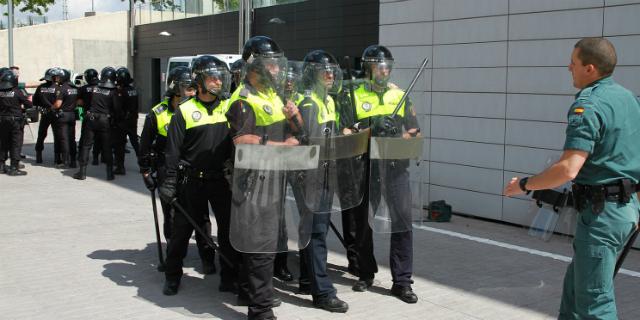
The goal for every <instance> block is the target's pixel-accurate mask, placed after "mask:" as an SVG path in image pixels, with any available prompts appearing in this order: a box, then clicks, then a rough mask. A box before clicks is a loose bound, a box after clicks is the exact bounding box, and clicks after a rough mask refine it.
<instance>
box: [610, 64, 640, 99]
mask: <svg viewBox="0 0 640 320" xmlns="http://www.w3.org/2000/svg"><path fill="white" fill-rule="evenodd" d="M613 79H615V80H616V81H617V82H618V83H619V84H621V85H622V86H624V87H625V88H627V89H629V90H631V91H632V92H634V94H636V95H640V67H628V66H621V67H616V70H615V71H614V72H613Z"/></svg>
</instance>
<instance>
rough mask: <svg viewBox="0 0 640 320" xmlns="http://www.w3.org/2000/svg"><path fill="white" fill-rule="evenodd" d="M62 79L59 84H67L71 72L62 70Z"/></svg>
mask: <svg viewBox="0 0 640 320" xmlns="http://www.w3.org/2000/svg"><path fill="white" fill-rule="evenodd" d="M62 74H63V75H62V79H60V83H67V82H69V81H71V71H69V70H67V69H62Z"/></svg>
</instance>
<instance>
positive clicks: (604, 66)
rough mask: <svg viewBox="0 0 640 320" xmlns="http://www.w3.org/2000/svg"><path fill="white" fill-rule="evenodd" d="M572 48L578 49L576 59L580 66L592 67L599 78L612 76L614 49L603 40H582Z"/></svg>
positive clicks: (616, 60)
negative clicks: (596, 71)
mask: <svg viewBox="0 0 640 320" xmlns="http://www.w3.org/2000/svg"><path fill="white" fill-rule="evenodd" d="M573 47H574V48H576V49H579V50H578V59H580V61H582V65H583V66H586V65H588V64H592V65H594V66H595V67H596V69H597V70H598V72H599V73H600V75H601V76H608V75H610V74H612V73H613V70H614V69H615V68H616V63H617V62H618V58H617V56H616V49H615V48H614V47H613V44H611V42H609V40H607V39H605V38H583V39H581V40H580V41H578V42H577V43H576V44H575V46H573Z"/></svg>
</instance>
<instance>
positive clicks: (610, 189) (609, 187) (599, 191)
mask: <svg viewBox="0 0 640 320" xmlns="http://www.w3.org/2000/svg"><path fill="white" fill-rule="evenodd" d="M637 189H638V186H637V185H636V184H635V183H633V182H632V181H631V180H630V179H626V178H625V179H618V180H616V181H615V182H612V183H609V184H603V185H583V184H578V183H574V184H573V186H572V193H573V198H574V207H575V208H576V209H577V210H578V211H581V210H583V209H585V208H586V206H587V201H588V202H590V203H591V210H592V211H593V213H595V214H599V213H601V212H602V211H603V210H604V204H605V201H616V202H618V203H620V204H627V203H629V201H631V197H632V195H633V193H635V192H637V191H636V190H637Z"/></svg>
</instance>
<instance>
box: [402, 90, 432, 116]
mask: <svg viewBox="0 0 640 320" xmlns="http://www.w3.org/2000/svg"><path fill="white" fill-rule="evenodd" d="M402 89H405V88H402ZM409 99H410V101H411V103H412V104H413V107H414V110H415V111H416V113H417V114H430V113H431V92H425V91H416V90H415V87H414V90H413V91H412V92H411V93H410V94H409Z"/></svg>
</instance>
